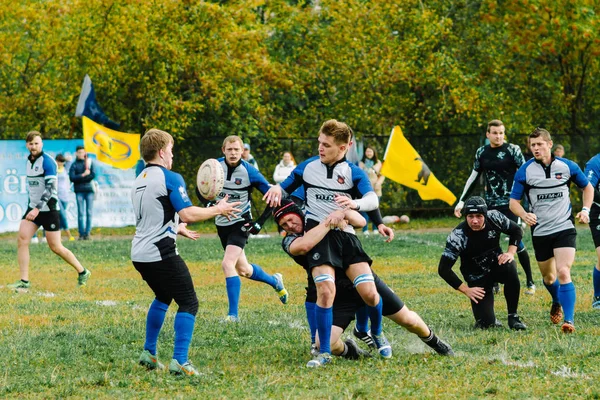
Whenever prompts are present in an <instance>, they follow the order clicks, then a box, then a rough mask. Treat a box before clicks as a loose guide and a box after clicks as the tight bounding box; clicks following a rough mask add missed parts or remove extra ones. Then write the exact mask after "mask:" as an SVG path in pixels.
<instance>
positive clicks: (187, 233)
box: [177, 222, 200, 240]
mask: <svg viewBox="0 0 600 400" xmlns="http://www.w3.org/2000/svg"><path fill="white" fill-rule="evenodd" d="M177 234H178V235H181V236H183V237H186V238H188V239H192V240H196V239H198V238H199V237H200V234H199V233H198V232H196V231H191V230H189V229H188V228H187V224H186V223H185V222H181V223H180V224H179V226H178V227H177Z"/></svg>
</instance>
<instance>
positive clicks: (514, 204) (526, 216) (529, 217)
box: [509, 199, 537, 226]
mask: <svg viewBox="0 0 600 400" xmlns="http://www.w3.org/2000/svg"><path fill="white" fill-rule="evenodd" d="M509 207H510V211H512V212H513V214H515V215H516V216H517V217H519V218H521V219H522V220H523V222H525V223H526V224H527V225H529V226H533V225H535V224H537V216H536V215H535V214H534V213H528V212H527V211H525V209H524V208H523V206H522V205H521V202H520V201H519V200H515V199H510V203H509Z"/></svg>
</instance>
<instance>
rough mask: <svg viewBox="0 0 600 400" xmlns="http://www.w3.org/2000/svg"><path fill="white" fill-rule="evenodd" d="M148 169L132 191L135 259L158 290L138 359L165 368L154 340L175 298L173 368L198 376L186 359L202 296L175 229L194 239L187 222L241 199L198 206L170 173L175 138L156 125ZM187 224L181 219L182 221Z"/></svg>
mask: <svg viewBox="0 0 600 400" xmlns="http://www.w3.org/2000/svg"><path fill="white" fill-rule="evenodd" d="M140 150H141V153H142V157H143V158H144V161H146V168H145V169H144V170H143V171H142V172H141V173H140V174H139V175H138V177H137V178H136V180H135V183H134V185H133V190H132V191H131V198H132V202H133V209H134V212H135V216H136V224H135V236H134V237H133V242H132V245H131V261H133V266H134V267H135V269H136V270H138V272H139V273H140V274H141V275H142V278H143V279H144V280H145V281H146V283H147V284H148V286H150V288H151V289H152V291H153V292H154V294H155V296H156V297H155V299H154V301H153V302H152V304H151V305H150V309H149V310H148V315H147V317H146V342H145V344H144V351H143V352H142V354H141V356H140V364H142V365H144V366H145V367H147V368H148V369H156V368H163V365H162V364H160V363H159V362H158V359H157V354H156V343H157V341H158V335H159V333H160V330H161V328H162V325H163V322H164V320H165V315H166V313H167V309H168V308H169V304H171V301H173V300H175V302H176V303H177V305H178V306H179V309H178V310H177V315H176V316H175V346H174V350H173V359H172V360H171V363H170V364H169V371H170V372H171V373H172V374H176V375H198V371H197V370H196V368H194V366H193V365H192V363H191V362H189V361H188V350H189V347H190V343H191V341H192V334H193V332H194V324H195V321H196V313H197V311H198V298H197V297H196V290H195V289H194V283H193V282H192V277H191V275H190V271H189V270H188V267H187V265H186V264H185V261H183V259H182V258H181V257H180V256H179V252H178V251H177V246H176V244H175V240H176V239H177V234H179V235H182V236H185V237H188V238H190V239H192V240H196V239H198V237H199V235H198V233H196V232H193V231H190V230H188V229H187V228H186V224H185V223H187V222H198V221H204V220H207V219H210V218H213V217H216V216H217V215H222V216H226V217H229V216H232V217H235V216H236V213H239V212H240V210H239V209H237V208H235V207H237V206H239V204H240V203H239V202H235V203H227V199H228V196H225V198H224V199H223V200H221V201H220V202H219V203H217V204H216V205H215V206H213V207H208V208H201V207H194V206H193V205H192V203H191V201H190V198H189V197H188V195H187V192H186V190H185V188H186V184H185V182H184V181H183V178H182V177H181V175H179V174H176V173H174V172H171V171H170V169H171V167H172V166H173V137H172V136H171V135H170V134H168V133H167V132H164V131H160V130H158V129H150V130H149V131H147V132H146V133H145V134H144V136H143V137H142V140H141V141H140ZM180 219H181V221H182V222H183V223H179V221H180Z"/></svg>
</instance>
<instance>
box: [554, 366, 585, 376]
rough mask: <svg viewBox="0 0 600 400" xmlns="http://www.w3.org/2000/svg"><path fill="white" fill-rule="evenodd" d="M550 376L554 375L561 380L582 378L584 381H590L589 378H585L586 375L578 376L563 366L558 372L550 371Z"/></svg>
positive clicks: (578, 374)
mask: <svg viewBox="0 0 600 400" xmlns="http://www.w3.org/2000/svg"><path fill="white" fill-rule="evenodd" d="M552 375H556V376H560V377H561V378H576V379H580V378H584V379H590V377H589V376H587V375H586V374H580V373H577V372H573V371H572V370H571V368H569V367H567V366H565V365H563V366H562V367H560V369H559V370H558V371H552Z"/></svg>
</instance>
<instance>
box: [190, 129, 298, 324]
mask: <svg viewBox="0 0 600 400" xmlns="http://www.w3.org/2000/svg"><path fill="white" fill-rule="evenodd" d="M243 149H244V143H243V142H242V139H241V138H240V137H239V136H235V135H232V136H228V137H226V138H225V140H223V147H222V149H221V150H222V151H223V154H224V157H221V158H219V159H218V161H219V162H220V163H221V166H222V167H223V171H224V172H225V184H224V186H223V190H222V191H221V193H219V195H218V196H217V198H219V199H223V198H225V197H226V196H228V197H229V201H236V202H237V201H239V202H241V205H240V208H241V210H242V212H241V213H240V215H238V216H236V217H235V218H225V217H217V218H216V219H215V224H216V225H217V233H218V234H219V238H220V239H221V245H222V246H223V249H224V250H225V254H224V255H223V261H222V263H221V267H222V268H223V273H224V274H225V287H226V289H227V298H228V300H229V311H228V313H227V317H226V318H225V321H227V322H239V321H240V318H239V301H240V293H241V288H242V281H241V279H240V275H241V276H243V277H244V278H248V279H251V280H253V281H259V282H264V283H266V284H267V285H269V286H271V287H272V288H273V289H274V290H275V292H276V293H277V296H279V300H280V301H281V302H282V303H283V304H286V303H287V302H288V292H287V290H286V288H285V286H284V285H283V276H282V275H281V274H280V273H276V274H273V275H269V274H267V273H266V272H265V271H263V269H262V268H261V267H260V266H259V265H258V264H250V263H249V262H248V259H247V258H246V253H245V252H244V247H245V246H246V244H247V243H248V232H246V231H245V230H242V227H243V226H244V224H246V223H247V222H248V221H250V220H252V213H251V210H250V208H251V203H250V201H251V199H250V194H251V193H252V189H253V188H257V189H258V190H259V191H260V192H261V193H263V194H264V193H266V192H267V190H269V186H270V185H269V182H267V180H266V179H265V177H264V176H263V175H262V174H261V173H260V172H259V171H258V170H257V169H256V168H254V167H253V166H252V165H250V164H248V163H247V162H246V161H244V160H242V151H243ZM196 194H198V196H199V197H200V199H201V200H203V199H202V197H201V196H200V193H199V192H198V191H196Z"/></svg>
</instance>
